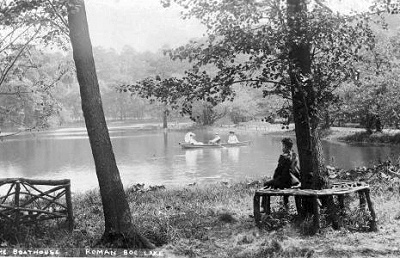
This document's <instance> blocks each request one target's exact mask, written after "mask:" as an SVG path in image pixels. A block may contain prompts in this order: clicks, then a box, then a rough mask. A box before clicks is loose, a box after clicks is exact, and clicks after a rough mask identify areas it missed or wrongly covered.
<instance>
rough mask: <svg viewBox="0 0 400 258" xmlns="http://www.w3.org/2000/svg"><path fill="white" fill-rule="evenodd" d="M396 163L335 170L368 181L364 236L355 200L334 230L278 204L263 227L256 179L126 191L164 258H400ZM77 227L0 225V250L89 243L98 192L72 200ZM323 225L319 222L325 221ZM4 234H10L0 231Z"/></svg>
mask: <svg viewBox="0 0 400 258" xmlns="http://www.w3.org/2000/svg"><path fill="white" fill-rule="evenodd" d="M389 170H390V171H392V172H393V171H399V170H400V167H399V166H398V165H396V166H393V165H391V164H383V165H380V166H377V167H375V168H371V169H364V170H352V171H333V172H332V173H333V174H332V175H333V177H336V178H351V179H353V180H356V179H357V178H360V177H362V178H364V179H366V178H367V179H368V180H369V182H370V183H371V185H372V198H373V201H374V204H375V209H376V211H377V215H378V219H379V222H378V228H379V231H378V232H368V230H367V229H368V227H367V221H366V220H367V219H368V214H366V213H364V212H363V211H361V210H359V209H358V198H357V196H353V197H352V198H349V199H348V203H349V204H350V205H349V207H350V208H349V209H350V210H349V211H348V212H347V214H348V215H347V216H346V217H345V218H344V222H345V225H346V226H345V227H344V228H342V229H340V230H333V229H332V228H331V227H330V226H329V225H327V224H326V223H323V228H322V230H321V232H320V233H319V234H317V235H310V234H309V232H310V231H311V221H306V222H297V221H296V216H295V212H294V204H293V203H291V208H290V210H289V212H286V211H284V210H282V209H281V208H280V207H281V205H280V201H279V200H278V201H275V202H274V203H273V206H272V207H273V209H274V211H275V212H274V213H273V214H272V216H269V217H264V219H263V226H262V228H261V229H259V228H257V227H255V224H254V221H253V218H252V212H253V211H252V209H253V208H252V197H253V193H254V190H255V189H257V188H258V187H260V185H259V182H257V181H255V182H252V183H250V182H240V183H236V184H232V185H227V184H222V183H221V184H212V185H204V186H187V187H185V188H181V189H163V188H153V189H147V190H146V189H143V188H142V187H141V186H132V187H130V188H129V189H127V196H128V200H129V202H130V204H131V211H132V213H133V216H134V219H135V223H136V224H137V225H138V228H139V230H140V231H141V232H142V233H143V234H144V235H145V236H147V237H148V238H149V239H150V240H151V241H152V242H153V243H155V244H156V245H157V248H158V250H162V251H163V252H164V253H165V254H166V255H167V257H236V258H245V257H369V256H379V257H396V256H399V255H400V249H399V246H400V238H399V235H400V205H399V198H400V193H399V192H400V183H399V180H398V179H396V178H397V176H395V177H392V176H393V174H390V173H387V171H389ZM73 205H74V215H75V230H74V231H73V232H72V233H69V232H67V230H66V225H64V223H63V222H62V221H60V222H58V223H57V222H49V223H48V224H38V225H37V226H36V227H30V228H22V229H21V230H20V231H19V233H18V234H17V235H16V233H14V232H13V233H11V231H10V228H6V226H5V225H4V224H3V225H2V227H3V229H2V230H1V232H2V236H1V245H2V246H3V247H18V246H22V247H25V248H33V247H35V248H37V247H54V248H77V247H81V248H84V247H87V246H94V245H95V244H96V242H97V240H98V239H99V237H100V236H101V234H102V229H103V224H102V223H103V222H102V221H103V219H102V208H101V200H100V197H99V195H98V193H97V192H87V193H86V194H82V195H77V196H74V198H73ZM323 221H324V220H323ZM4 232H9V233H8V234H5V233H4Z"/></svg>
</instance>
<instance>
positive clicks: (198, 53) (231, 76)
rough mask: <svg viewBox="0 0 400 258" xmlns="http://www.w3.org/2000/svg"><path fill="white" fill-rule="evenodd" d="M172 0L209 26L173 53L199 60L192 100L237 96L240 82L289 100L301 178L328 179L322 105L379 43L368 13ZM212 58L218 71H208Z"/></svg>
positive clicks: (191, 77)
mask: <svg viewBox="0 0 400 258" xmlns="http://www.w3.org/2000/svg"><path fill="white" fill-rule="evenodd" d="M163 2H164V5H165V6H168V5H170V4H171V2H172V1H168V0H165V1H163ZM173 2H175V3H177V4H179V5H181V6H183V7H185V8H186V10H188V11H187V12H186V13H184V18H191V17H195V18H198V19H200V20H201V21H202V22H203V23H204V24H205V25H206V26H207V28H208V39H207V41H206V42H205V43H204V42H195V41H192V42H190V43H189V44H187V45H186V46H182V47H180V48H177V49H175V50H172V51H170V52H169V54H170V56H171V57H172V58H173V59H187V60H189V61H191V62H192V63H193V69H192V70H191V71H187V73H186V76H185V78H183V79H184V80H183V84H185V86H186V87H187V88H188V90H187V92H186V94H187V96H186V97H185V98H186V100H187V101H188V102H190V101H192V100H193V99H196V98H200V99H204V100H206V101H208V102H210V103H212V104H217V103H220V102H221V101H224V100H226V99H231V98H234V97H235V91H234V89H233V87H232V85H234V84H237V83H246V84H247V85H248V86H250V87H254V88H261V89H262V90H263V92H264V95H265V96H266V95H270V94H278V95H280V96H282V97H284V98H287V99H290V100H291V102H292V112H293V117H294V121H295V124H296V139H297V146H298V148H299V157H300V164H301V169H302V184H303V186H304V187H306V188H321V187H326V186H328V185H327V183H328V182H327V180H326V176H327V174H326V173H325V169H324V162H323V159H322V155H321V154H322V152H321V145H320V140H319V129H320V122H321V117H322V115H321V113H322V112H321V111H323V110H326V109H327V107H328V106H329V105H330V104H331V103H332V102H334V101H335V100H336V98H335V95H334V94H333V92H334V89H336V88H337V87H338V86H339V85H340V84H341V83H342V82H344V81H346V80H349V79H352V77H353V75H354V69H355V68H354V66H355V64H356V63H357V62H358V53H359V51H360V49H361V48H362V47H369V46H370V45H372V44H373V43H374V41H373V35H372V32H371V30H370V29H369V26H368V22H367V21H366V19H365V17H363V16H358V17H351V16H343V15H339V14H334V13H333V12H331V11H330V10H329V8H327V7H326V6H325V5H324V4H323V3H321V2H320V1H315V2H314V5H313V6H307V1H297V0H296V1H294V0H287V1H278V0H275V1H225V0H221V1H213V2H209V1H191V0H176V1H173ZM207 65H208V66H210V65H212V66H213V67H214V68H215V70H214V71H213V73H207V71H206V70H205V69H204V66H207Z"/></svg>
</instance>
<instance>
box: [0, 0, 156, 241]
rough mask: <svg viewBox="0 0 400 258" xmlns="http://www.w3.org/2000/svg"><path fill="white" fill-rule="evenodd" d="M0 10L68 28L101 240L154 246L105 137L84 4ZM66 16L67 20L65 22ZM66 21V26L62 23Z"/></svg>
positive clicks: (12, 5) (45, 0)
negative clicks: (137, 219)
mask: <svg viewBox="0 0 400 258" xmlns="http://www.w3.org/2000/svg"><path fill="white" fill-rule="evenodd" d="M1 13H2V15H3V16H4V17H6V18H10V19H11V18H16V17H18V18H20V19H22V20H21V24H22V25H23V26H25V27H29V26H30V24H31V22H32V21H31V20H24V18H25V17H26V14H27V13H32V14H35V15H33V16H32V17H35V18H36V17H39V20H40V21H41V22H45V21H47V22H49V24H46V25H48V26H49V30H50V31H51V28H53V27H51V26H53V25H54V24H52V23H51V22H52V21H50V20H49V21H48V20H46V19H48V17H50V18H56V19H59V20H61V21H62V24H63V25H65V26H64V27H62V31H64V32H65V31H68V30H69V38H70V40H71V45H72V49H73V59H74V62H75V66H76V72H77V78H78V82H79V85H80V93H81V99H82V110H83V114H84V118H85V122H86V127H87V131H88V135H89V141H90V144H91V147H92V152H93V157H94V161H95V166H96V174H97V178H98V181H99V186H100V194H101V198H102V203H103V211H104V219H105V232H104V234H103V238H102V242H103V243H104V244H105V245H111V246H116V247H141V248H152V247H154V246H153V245H152V244H151V243H150V242H149V241H148V240H147V239H146V238H144V237H143V236H141V235H140V234H139V233H138V231H137V229H136V228H135V226H134V224H133V221H132V214H131V213H130V209H129V204H128V202H127V199H126V196H125V192H124V189H123V186H122V182H121V179H120V175H119V171H118V168H117V165H116V161H115V156H114V153H113V150H112V145H111V140H110V137H109V133H108V129H107V125H106V121H105V117H104V112H103V107H102V101H101V95H100V90H99V84H98V80H97V74H96V70H95V63H94V58H93V52H92V45H91V42H90V37H89V28H88V24H87V18H86V11H85V5H84V1H83V0H70V1H67V0H66V1H54V2H53V1H51V0H37V1H9V2H6V3H4V2H2V9H1ZM66 17H68V22H67V21H66ZM67 24H68V26H66V25H67Z"/></svg>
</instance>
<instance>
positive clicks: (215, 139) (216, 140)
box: [208, 133, 221, 144]
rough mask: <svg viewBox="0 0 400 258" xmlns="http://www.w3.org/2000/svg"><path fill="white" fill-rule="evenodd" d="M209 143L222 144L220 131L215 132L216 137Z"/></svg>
mask: <svg viewBox="0 0 400 258" xmlns="http://www.w3.org/2000/svg"><path fill="white" fill-rule="evenodd" d="M208 143H209V144H220V143H221V137H219V134H218V133H215V137H214V139H212V140H209V141H208Z"/></svg>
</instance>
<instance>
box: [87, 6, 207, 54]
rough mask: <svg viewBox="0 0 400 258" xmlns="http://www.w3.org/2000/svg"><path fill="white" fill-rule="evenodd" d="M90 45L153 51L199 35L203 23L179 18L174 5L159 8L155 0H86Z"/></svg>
mask: <svg viewBox="0 0 400 258" xmlns="http://www.w3.org/2000/svg"><path fill="white" fill-rule="evenodd" d="M85 4H86V12H87V17H88V23H89V31H90V37H91V40H92V44H93V46H102V47H105V48H110V47H112V48H114V49H116V50H121V48H122V47H123V46H124V45H129V46H131V47H133V48H134V49H135V50H137V51H152V52H155V51H157V50H159V49H160V48H162V47H163V46H164V45H169V46H170V47H175V46H179V45H182V44H185V43H186V42H188V41H189V40H190V39H192V38H198V37H201V36H202V35H203V34H204V32H205V27H204V26H203V25H201V24H200V22H198V21H195V20H182V19H181V18H180V9H178V7H177V6H175V7H170V8H163V7H162V5H161V4H160V2H159V0H86V1H85Z"/></svg>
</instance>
